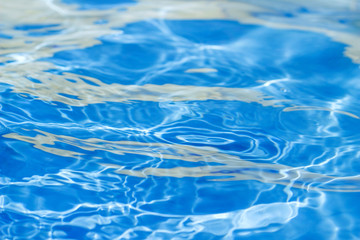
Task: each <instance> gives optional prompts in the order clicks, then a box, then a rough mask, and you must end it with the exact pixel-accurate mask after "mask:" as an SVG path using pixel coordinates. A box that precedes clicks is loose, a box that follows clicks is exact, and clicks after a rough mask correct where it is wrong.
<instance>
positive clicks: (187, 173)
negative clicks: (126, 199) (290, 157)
mask: <svg viewBox="0 0 360 240" xmlns="http://www.w3.org/2000/svg"><path fill="white" fill-rule="evenodd" d="M36 131H37V132H38V134H37V135H35V136H33V137H30V136H25V135H20V134H17V133H10V134H6V135H3V137H6V138H11V139H17V140H20V141H24V142H28V143H31V144H33V145H34V147H36V148H38V149H41V150H43V151H45V152H49V153H52V154H55V155H59V156H66V157H76V156H78V155H82V153H80V152H76V151H75V150H73V151H68V150H63V149H59V148H58V147H56V146H55V143H56V142H59V143H65V144H68V145H72V146H75V147H77V148H79V149H82V150H86V151H106V152H111V153H114V154H117V155H124V154H134V155H141V156H149V157H153V158H159V159H163V160H164V159H167V160H182V161H187V162H197V163H202V164H204V163H205V166H200V167H174V168H158V167H157V168H153V167H147V168H144V169H141V170H129V169H125V166H120V165H116V164H106V163H100V164H101V165H102V166H104V167H106V168H114V169H115V172H116V173H118V174H123V175H129V176H136V177H143V178H145V177H148V176H159V177H176V178H183V177H210V178H211V180H213V181H238V180H256V181H260V182H264V183H273V184H281V185H290V186H292V187H296V188H305V189H319V190H323V191H342V192H359V191H360V189H359V187H357V186H359V182H360V178H359V177H358V176H355V177H332V176H327V175H323V174H317V173H312V172H308V171H306V170H303V169H302V168H293V167H291V166H286V165H282V164H273V163H256V162H251V161H246V160H242V159H240V158H239V157H237V156H234V155H230V154H225V153H221V152H219V151H218V150H217V149H216V148H214V147H194V146H188V145H181V144H163V143H146V142H132V141H106V140H101V139H96V138H89V139H79V138H75V137H71V136H65V135H55V134H51V133H48V132H44V131H40V130H36ZM129 157H130V156H129ZM211 164H221V165H216V166H211ZM313 185H314V186H313ZM332 186H333V187H332Z"/></svg>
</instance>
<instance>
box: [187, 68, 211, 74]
mask: <svg viewBox="0 0 360 240" xmlns="http://www.w3.org/2000/svg"><path fill="white" fill-rule="evenodd" d="M217 71H218V70H217V69H215V68H190V69H188V70H186V71H185V72H186V73H211V72H217Z"/></svg>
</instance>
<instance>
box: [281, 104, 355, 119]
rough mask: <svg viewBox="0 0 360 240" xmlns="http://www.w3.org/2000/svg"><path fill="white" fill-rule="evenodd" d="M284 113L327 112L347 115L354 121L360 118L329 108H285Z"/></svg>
mask: <svg viewBox="0 0 360 240" xmlns="http://www.w3.org/2000/svg"><path fill="white" fill-rule="evenodd" d="M283 111H284V112H293V111H327V112H334V113H339V114H343V115H347V116H349V117H352V118H356V119H360V117H358V116H357V115H355V114H352V113H349V112H345V111H340V110H334V109H331V108H324V107H314V106H296V107H287V108H284V109H283Z"/></svg>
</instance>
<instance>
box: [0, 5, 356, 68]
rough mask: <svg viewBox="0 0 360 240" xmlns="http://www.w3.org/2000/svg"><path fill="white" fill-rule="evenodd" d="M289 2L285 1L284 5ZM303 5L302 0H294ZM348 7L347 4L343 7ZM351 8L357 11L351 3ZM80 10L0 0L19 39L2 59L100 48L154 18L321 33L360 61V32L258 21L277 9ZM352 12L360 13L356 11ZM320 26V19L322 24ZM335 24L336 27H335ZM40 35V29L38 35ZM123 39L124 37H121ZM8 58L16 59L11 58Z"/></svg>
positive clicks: (1, 52) (1, 51) (5, 20)
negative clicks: (45, 28) (44, 27)
mask: <svg viewBox="0 0 360 240" xmlns="http://www.w3.org/2000/svg"><path fill="white" fill-rule="evenodd" d="M284 2H286V1H284ZM295 2H299V1H295ZM301 4H302V6H303V5H304V6H306V5H307V4H309V5H310V6H317V5H318V7H319V8H320V7H321V6H325V7H326V8H330V7H332V8H333V9H334V11H340V10H341V8H339V7H343V6H336V5H334V4H333V5H334V6H331V4H327V3H326V2H325V1H311V2H309V3H305V2H302V3H301ZM342 5H345V6H346V4H342ZM348 5H349V6H348V8H350V9H353V8H352V7H351V6H352V4H351V1H350V2H349V4H348ZM76 8H77V6H76V5H66V4H62V3H61V1H60V0H32V1H31V4H29V1H27V0H11V1H0V16H1V22H2V24H3V26H5V27H2V33H3V34H8V35H11V36H14V38H13V39H2V40H1V43H0V60H4V59H6V58H9V59H13V58H14V57H15V58H16V56H14V54H15V55H16V53H18V54H23V53H26V55H27V56H24V57H25V58H26V59H28V60H31V59H32V60H35V59H39V58H40V57H49V56H51V55H52V54H53V53H54V52H58V51H60V50H64V49H75V48H85V47H88V46H93V45H94V44H97V43H99V41H98V40H96V39H97V38H98V37H100V36H103V35H107V34H119V35H121V33H122V32H121V31H120V30H114V27H121V26H124V25H125V24H128V23H133V22H137V21H144V20H149V19H168V20H173V19H179V20H186V19H204V20H206V19H226V20H236V21H239V22H241V23H245V24H258V25H263V26H267V27H272V28H280V29H295V30H304V31H311V32H317V33H321V34H324V35H327V36H329V37H330V38H332V39H333V40H334V41H337V42H341V43H345V44H346V45H348V46H347V47H346V49H345V52H344V53H345V54H346V55H347V56H348V57H350V58H351V59H352V60H353V61H354V62H358V63H359V62H360V41H359V34H358V33H356V32H355V33H347V32H342V31H338V30H331V29H327V28H326V26H332V23H333V24H337V19H336V18H334V19H333V20H331V19H330V18H326V19H325V20H323V21H324V23H323V24H319V25H322V26H323V27H322V28H320V27H311V26H307V25H305V23H304V26H302V25H301V22H297V24H296V25H295V24H289V23H286V21H277V22H276V21H271V19H266V20H264V19H261V18H256V17H255V15H254V14H252V13H254V12H256V13H272V12H273V10H271V9H266V8H261V7H258V6H254V5H251V4H247V3H241V2H237V1H231V0H223V1H209V0H197V1H186V0H176V1H169V0H157V1H153V0H139V1H138V2H137V4H133V5H130V6H127V10H126V11H121V12H119V10H118V9H116V8H114V9H109V10H86V11H78V10H76ZM353 11H358V10H357V9H353ZM99 20H107V21H108V22H105V23H104V24H94V22H96V21H99ZM318 20H319V21H321V19H318ZM331 21H333V22H331ZM44 23H46V24H59V26H54V27H51V30H64V31H63V32H62V33H61V34H56V35H54V36H41V37H40V36H36V37H34V36H29V35H27V32H22V31H17V30H14V29H13V28H12V27H13V26H14V25H21V24H44ZM38 31H41V30H38ZM120 37H121V36H120ZM7 54H11V55H12V56H10V55H7Z"/></svg>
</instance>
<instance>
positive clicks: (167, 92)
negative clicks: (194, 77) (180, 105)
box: [0, 62, 283, 107]
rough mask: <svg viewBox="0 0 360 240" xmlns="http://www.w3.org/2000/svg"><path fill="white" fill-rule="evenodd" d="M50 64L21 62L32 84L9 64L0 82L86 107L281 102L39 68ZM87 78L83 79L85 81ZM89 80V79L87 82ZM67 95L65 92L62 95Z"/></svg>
mask: <svg viewBox="0 0 360 240" xmlns="http://www.w3.org/2000/svg"><path fill="white" fill-rule="evenodd" d="M50 66H51V65H50V64H48V63H45V62H37V63H36V64H35V63H32V64H23V65H22V69H21V71H22V72H23V73H24V75H25V76H27V77H32V78H35V79H37V80H39V81H41V83H35V82H33V81H30V80H28V79H27V78H25V77H23V76H19V75H18V72H17V69H18V66H17V65H13V66H9V67H8V70H10V71H7V72H4V73H2V74H1V73H0V81H1V82H3V83H8V84H11V85H13V86H14V87H13V91H14V92H17V93H28V94H31V95H33V96H35V97H36V98H37V99H41V100H44V101H57V102H62V103H65V104H67V105H71V106H85V105H88V104H94V103H104V102H125V101H131V100H139V101H154V102H164V101H193V100H194V101H205V100H231V101H242V102H247V103H251V102H257V103H260V104H262V105H263V106H275V107H278V106H281V105H278V103H281V102H283V101H281V100H274V99H271V97H270V96H266V95H263V94H262V93H261V92H259V91H256V90H252V89H246V88H225V87H201V86H190V85H189V86H186V85H176V84H164V85H154V84H146V85H142V86H140V85H121V84H117V83H112V84H105V83H103V82H102V81H100V80H98V79H96V78H91V77H85V76H81V75H77V74H72V73H64V74H63V75H55V74H52V73H47V72H40V70H43V69H47V68H49V67H50ZM84 80H86V81H87V82H86V81H84ZM88 82H92V84H89V83H88ZM62 94H67V95H70V96H67V95H62Z"/></svg>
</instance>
